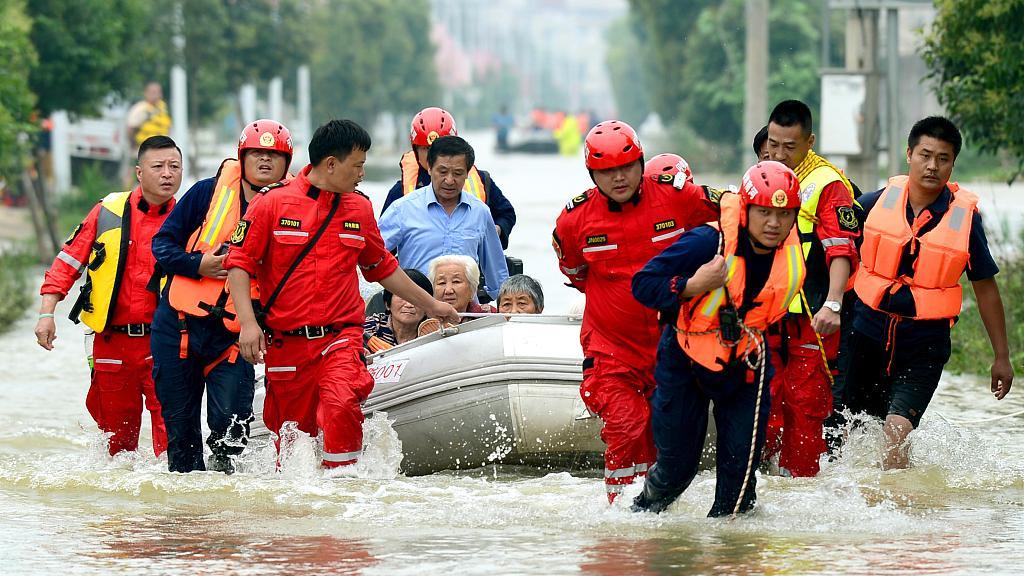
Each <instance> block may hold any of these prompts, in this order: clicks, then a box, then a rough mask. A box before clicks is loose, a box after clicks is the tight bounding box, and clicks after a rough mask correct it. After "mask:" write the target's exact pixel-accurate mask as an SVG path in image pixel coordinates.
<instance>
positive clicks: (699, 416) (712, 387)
mask: <svg viewBox="0 0 1024 576" xmlns="http://www.w3.org/2000/svg"><path fill="white" fill-rule="evenodd" d="M666 336H669V335H666ZM762 369H765V370H767V371H768V373H767V374H765V382H764V386H763V388H762V390H761V406H760V415H759V416H758V422H757V439H756V442H755V452H754V460H753V465H752V466H751V467H750V474H749V476H747V483H748V484H747V487H746V490H745V491H744V494H743V503H742V505H741V506H740V508H739V509H740V511H741V512H746V511H748V510H750V509H751V508H753V506H754V501H755V500H756V495H755V490H754V488H755V483H756V479H755V476H754V473H755V471H756V470H757V466H758V464H759V463H760V461H761V451H762V449H763V448H764V442H765V430H766V428H767V426H768V414H769V412H770V411H771V391H770V387H769V386H768V382H769V380H770V379H771V375H772V371H771V367H770V365H769V364H768V362H767V361H766V363H765V366H764V368H762ZM752 374H753V376H755V379H754V381H753V383H751V382H749V381H748V376H750V375H752ZM756 376H758V374H754V373H752V372H751V371H750V370H749V369H747V368H746V367H745V366H744V367H737V368H734V369H731V370H726V371H725V372H723V373H713V372H710V371H708V370H705V369H704V368H702V367H701V366H699V365H697V364H695V363H693V362H691V361H690V359H689V358H687V357H686V356H685V355H684V354H683V352H682V350H681V349H680V348H679V345H678V344H677V343H676V340H675V335H674V334H671V335H670V337H668V338H667V339H666V337H663V338H662V342H661V345H660V346H659V349H658V365H657V368H656V369H655V372H654V378H655V382H656V384H657V387H656V388H655V391H654V395H653V396H652V398H651V426H652V428H653V431H654V444H655V446H657V448H658V460H657V463H656V464H655V465H654V467H653V468H652V469H651V471H650V472H648V474H647V479H646V482H645V486H644V494H643V495H641V497H640V498H641V499H643V498H646V499H647V504H650V505H653V506H651V507H652V508H653V509H664V507H666V506H668V504H671V503H672V502H673V501H675V499H676V498H678V497H679V495H680V494H682V493H683V491H684V490H686V488H687V487H688V486H689V485H690V483H691V482H692V481H693V478H694V476H696V474H697V466H698V465H699V464H700V457H701V452H702V450H703V446H704V438H705V436H706V434H707V427H708V407H709V403H710V402H713V403H714V415H715V426H716V428H717V431H718V434H717V444H716V451H717V452H716V469H717V479H716V484H715V503H714V505H713V506H712V507H711V511H710V512H709V513H708V516H727V515H729V514H732V513H733V510H734V509H735V507H736V501H737V500H738V499H739V497H740V491H741V489H742V487H743V483H744V474H745V473H746V471H747V463H748V460H749V458H750V440H751V435H752V432H753V426H754V408H755V404H756V402H757V379H756ZM641 507H642V508H647V507H648V506H641Z"/></svg>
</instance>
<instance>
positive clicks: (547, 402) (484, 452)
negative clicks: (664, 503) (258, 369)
mask: <svg viewBox="0 0 1024 576" xmlns="http://www.w3.org/2000/svg"><path fill="white" fill-rule="evenodd" d="M368 362H369V366H368V369H369V370H370V373H371V374H372V375H373V377H374V380H375V381H376V386H375V387H374V389H373V392H372V393H371V394H370V396H369V398H367V400H366V402H365V403H364V405H363V413H364V414H366V415H367V416H369V415H370V414H372V413H373V412H376V411H384V412H387V414H388V418H389V419H392V420H394V425H393V426H394V429H395V431H396V432H397V433H398V437H399V438H400V439H401V441H402V450H403V453H404V459H403V461H402V470H403V472H404V473H406V474H408V475H420V474H430V473H433V472H438V471H441V470H451V469H470V468H478V467H480V466H485V465H488V464H492V463H500V464H518V465H526V466H533V467H540V468H555V469H563V470H564V469H570V470H578V469H597V468H600V467H601V465H602V458H603V457H602V454H603V451H604V443H603V442H602V441H601V439H600V436H599V434H600V431H601V421H600V419H598V418H597V417H595V416H593V415H592V414H591V413H590V412H588V411H587V410H586V408H585V407H584V405H583V401H582V399H581V398H580V393H579V387H580V382H581V381H582V378H583V376H582V369H581V366H582V363H583V352H582V349H581V348H580V318H578V317H571V316H552V315H515V316H510V317H508V318H506V317H505V316H502V315H494V316H488V317H485V318H479V319H477V320H473V321H472V322H466V323H463V324H461V325H459V326H457V327H453V328H447V329H445V330H444V331H443V332H435V333H433V334H429V335H426V336H423V337H420V338H417V339H415V340H413V341H410V342H407V343H405V344H402V345H400V346H397V347H395V348H392V349H390V350H385V351H383V352H379V353H377V354H374V355H373V356H370V357H369V359H368ZM263 397H264V393H263V390H262V388H260V389H258V390H257V393H256V402H255V406H254V408H255V411H256V420H257V422H256V423H255V424H257V425H258V424H259V423H261V422H262V407H263ZM253 433H254V435H255V434H257V431H256V430H255V429H254V430H253Z"/></svg>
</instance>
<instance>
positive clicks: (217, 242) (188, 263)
mask: <svg viewBox="0 0 1024 576" xmlns="http://www.w3.org/2000/svg"><path fill="white" fill-rule="evenodd" d="M291 159H292V139H291V135H290V134H289V132H288V129H287V128H285V127H284V125H283V124H281V123H280V122H277V121H274V120H257V121H255V122H251V123H249V124H247V125H246V126H245V128H244V129H243V130H242V134H241V136H240V137H239V139H238V159H235V158H228V159H227V160H224V161H223V162H222V163H221V165H220V169H219V170H218V171H217V175H216V176H214V177H213V178H207V179H205V180H200V181H199V182H196V183H195V185H193V186H192V188H190V189H189V191H188V192H187V193H186V194H185V196H184V197H183V198H182V200H181V202H180V203H179V204H178V206H177V207H176V208H175V210H174V212H172V213H171V216H170V217H169V218H168V219H167V222H165V223H164V225H163V227H162V228H161V229H160V232H159V233H158V234H157V235H156V237H155V238H153V253H154V254H155V255H156V259H157V263H158V265H159V266H160V269H161V270H162V273H163V274H165V275H166V276H167V281H166V282H165V283H164V285H163V287H162V290H161V297H160V305H159V306H158V307H157V311H156V314H155V315H154V317H153V359H154V368H153V373H154V374H155V380H156V392H157V395H158V396H159V397H160V401H161V403H162V404H163V405H164V420H165V421H166V423H167V436H168V447H167V467H168V469H170V470H171V471H172V472H191V471H193V470H205V469H207V468H209V469H211V470H216V471H220V472H225V473H228V474H230V473H232V472H233V471H234V465H233V463H232V460H231V458H232V456H235V455H237V454H239V453H241V451H242V449H243V448H245V445H246V443H247V441H248V437H249V423H250V422H251V421H252V400H253V393H254V372H253V367H252V365H251V364H249V363H248V362H246V361H245V360H243V359H242V358H239V357H238V347H237V344H236V343H237V340H238V327H237V322H236V321H235V318H234V310H233V308H234V307H233V302H232V300H231V299H230V297H229V296H228V293H227V291H226V290H225V280H226V278H227V270H225V269H224V266H223V264H224V259H225V258H226V257H227V251H226V248H227V242H228V241H229V239H230V237H231V234H232V232H234V230H235V227H236V225H237V224H238V221H239V220H240V219H241V218H242V215H243V214H245V210H246V208H247V207H248V205H249V202H251V201H252V199H253V198H255V197H256V196H257V195H258V194H260V193H262V192H263V191H265V190H267V189H268V187H272V185H274V184H277V183H278V182H280V181H281V180H284V179H285V177H286V176H287V174H288V165H289V164H290V163H291ZM204 389H205V391H206V397H207V402H206V404H207V406H206V419H207V423H208V424H209V426H210V437H209V438H208V439H207V441H206V443H207V444H208V445H209V446H210V450H211V451H212V454H211V456H210V458H209V460H208V463H207V465H204V464H203V436H202V427H201V423H200V407H201V402H202V399H203V391H204Z"/></svg>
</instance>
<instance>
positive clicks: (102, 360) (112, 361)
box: [92, 358, 124, 364]
mask: <svg viewBox="0 0 1024 576" xmlns="http://www.w3.org/2000/svg"><path fill="white" fill-rule="evenodd" d="M92 362H93V364H124V362H122V361H121V360H117V359H114V358H96V359H94V360H93V361H92Z"/></svg>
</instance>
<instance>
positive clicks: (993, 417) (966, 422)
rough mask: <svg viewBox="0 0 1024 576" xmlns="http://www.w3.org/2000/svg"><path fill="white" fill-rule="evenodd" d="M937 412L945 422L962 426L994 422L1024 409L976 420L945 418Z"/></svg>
mask: <svg viewBox="0 0 1024 576" xmlns="http://www.w3.org/2000/svg"><path fill="white" fill-rule="evenodd" d="M937 414H938V416H939V417H940V418H942V419H943V420H945V421H946V422H949V423H950V424H960V425H962V426H970V425H971V424H984V423H986V422H996V421H997V420H1005V419H1007V418H1013V417H1015V416H1020V415H1022V414H1024V410H1018V411H1016V412H1011V413H1010V414H1003V415H1002V416H991V417H989V418H979V419H977V420H956V419H953V418H947V417H946V415H945V414H943V413H941V412H939V413H937Z"/></svg>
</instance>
